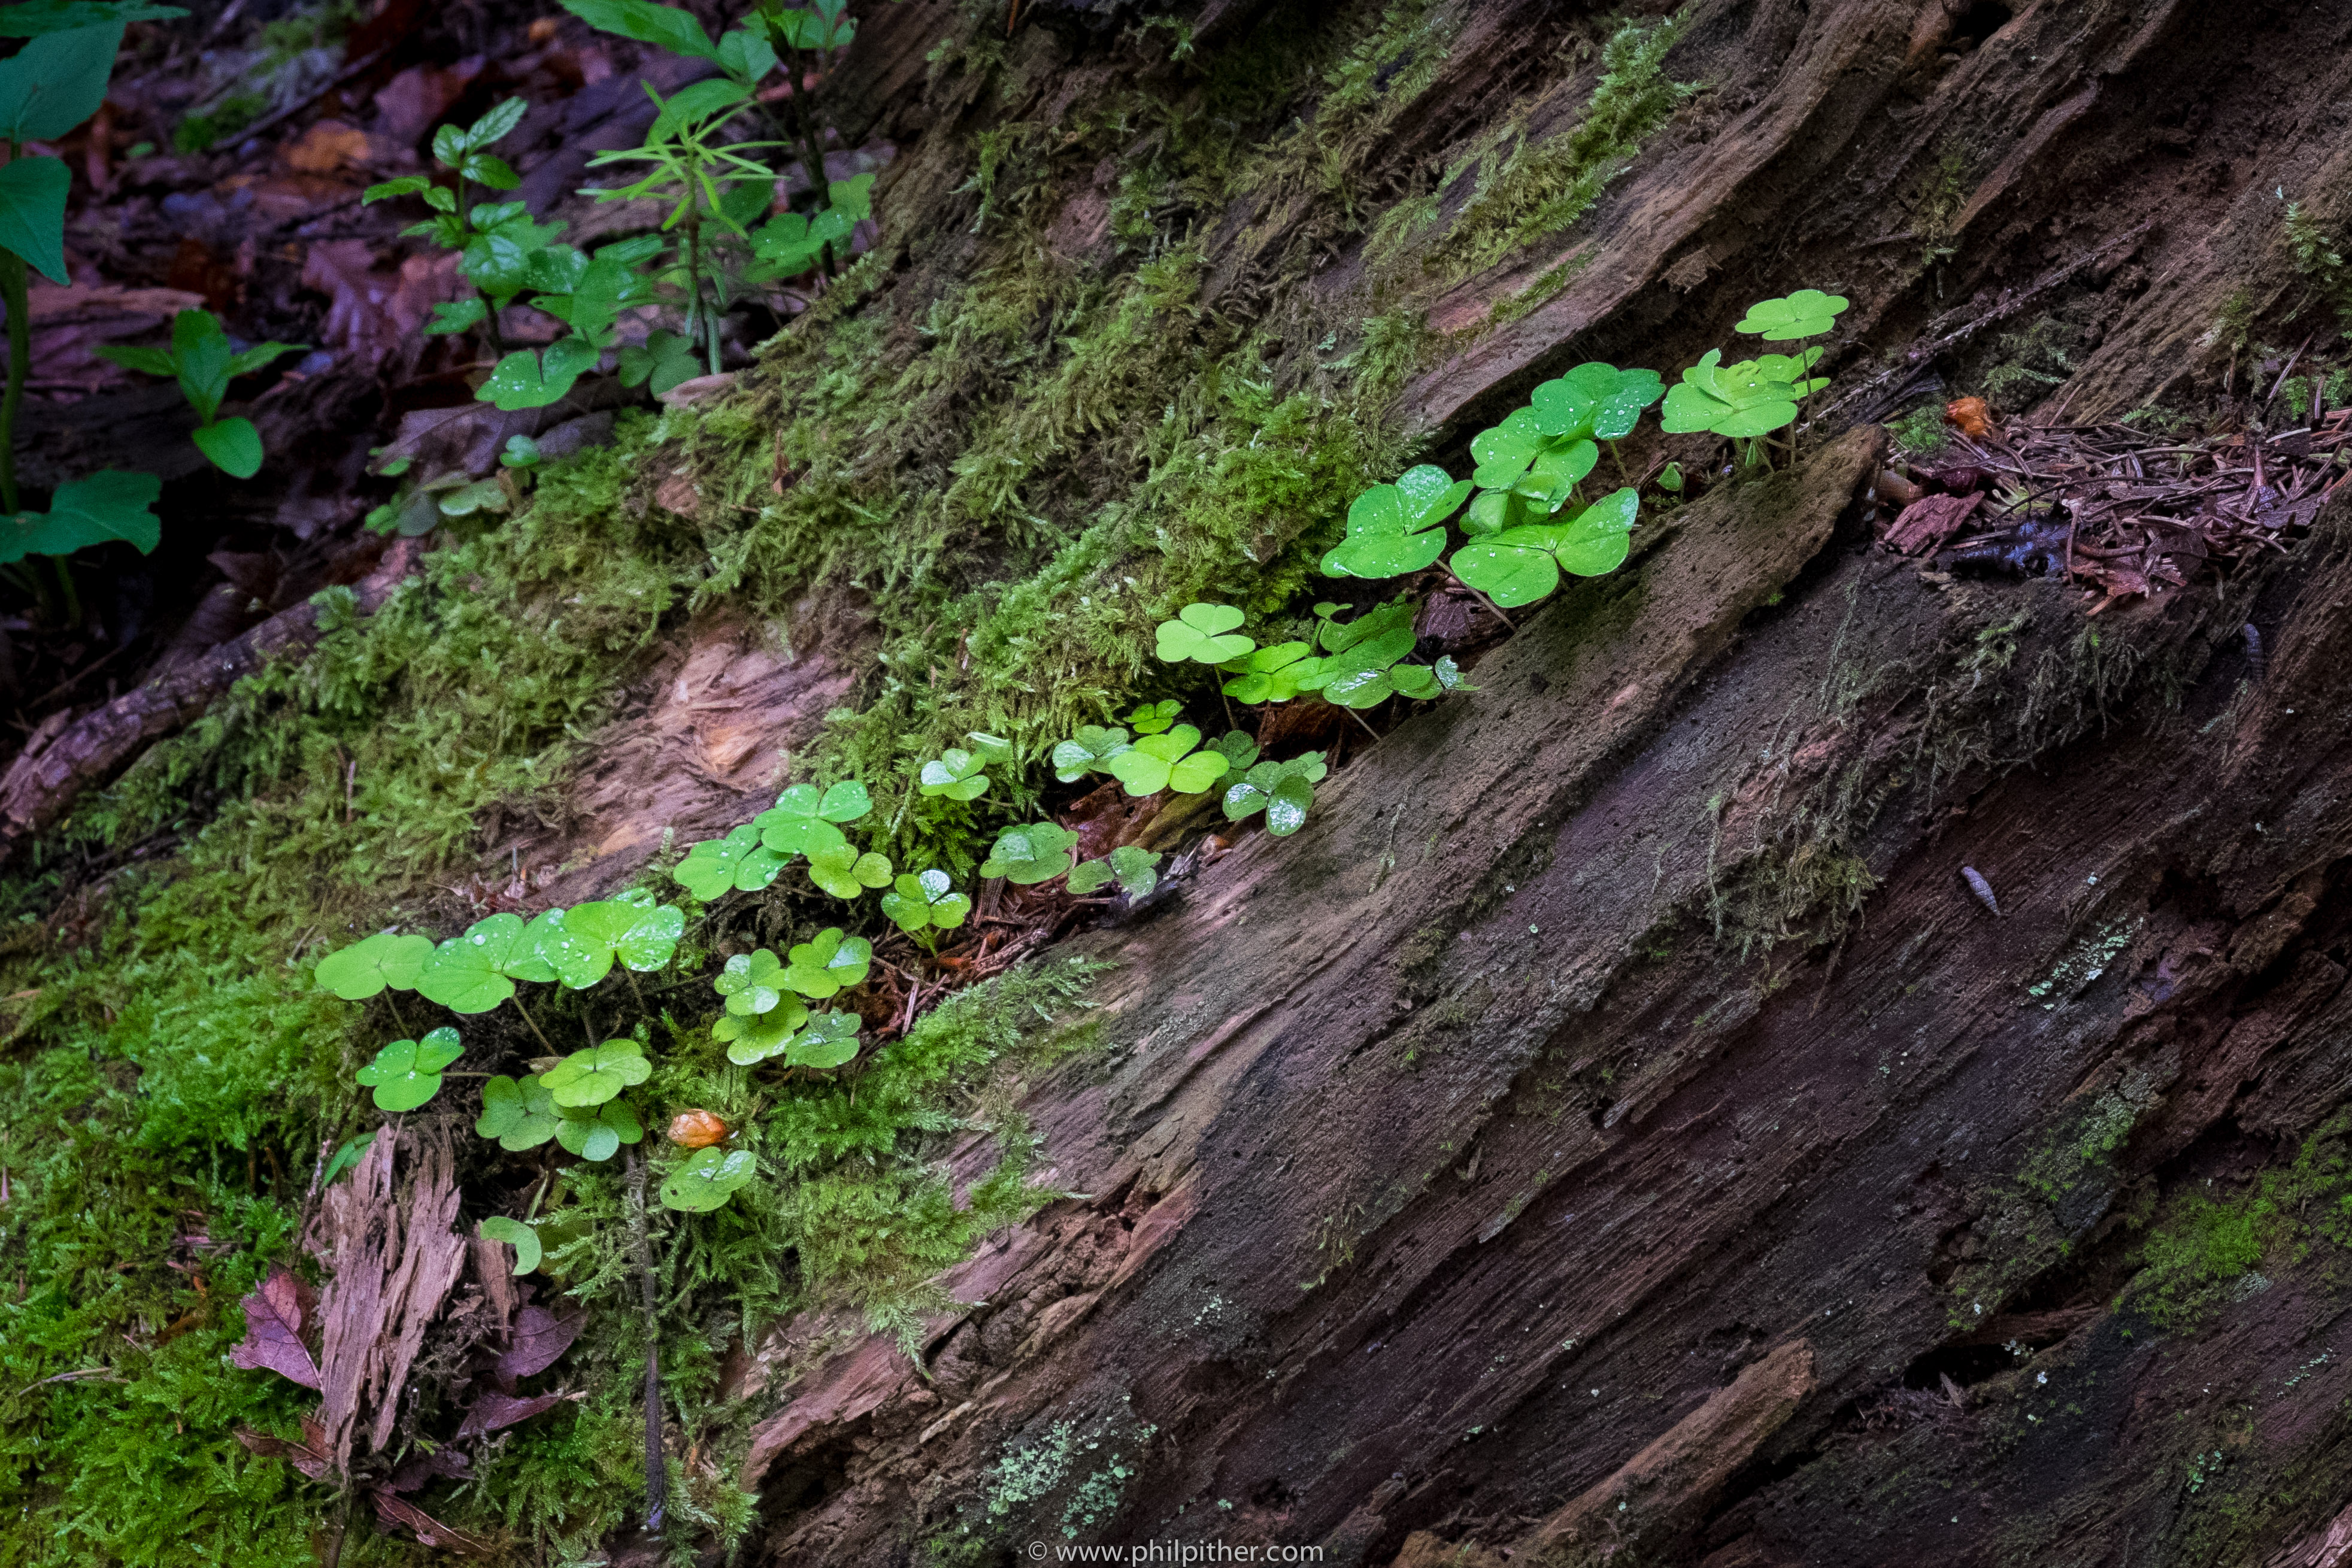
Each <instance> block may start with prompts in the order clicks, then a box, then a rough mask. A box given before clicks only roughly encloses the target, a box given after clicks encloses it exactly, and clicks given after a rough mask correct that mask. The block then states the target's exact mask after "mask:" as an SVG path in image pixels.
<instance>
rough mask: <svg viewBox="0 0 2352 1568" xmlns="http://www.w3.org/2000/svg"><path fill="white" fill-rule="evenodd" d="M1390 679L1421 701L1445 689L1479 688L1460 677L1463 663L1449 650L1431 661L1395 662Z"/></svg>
mask: <svg viewBox="0 0 2352 1568" xmlns="http://www.w3.org/2000/svg"><path fill="white" fill-rule="evenodd" d="M1389 681H1390V684H1391V685H1394V686H1395V687H1396V689H1397V690H1398V691H1399V692H1401V693H1402V694H1403V695H1406V696H1409V697H1412V698H1414V699H1415V700H1417V701H1421V702H1430V701H1433V700H1434V699H1436V698H1438V697H1442V696H1444V695H1445V694H1446V693H1448V692H1475V691H1476V690H1477V689H1478V688H1477V687H1475V686H1474V685H1471V684H1470V683H1469V682H1468V681H1466V680H1465V679H1463V678H1462V667H1461V666H1460V665H1459V664H1455V663H1454V656H1453V655H1452V654H1450V653H1449V654H1447V655H1446V656H1445V657H1444V658H1442V659H1440V660H1438V661H1437V663H1436V664H1398V665H1396V666H1395V667H1394V668H1392V669H1391V670H1390V671H1389Z"/></svg>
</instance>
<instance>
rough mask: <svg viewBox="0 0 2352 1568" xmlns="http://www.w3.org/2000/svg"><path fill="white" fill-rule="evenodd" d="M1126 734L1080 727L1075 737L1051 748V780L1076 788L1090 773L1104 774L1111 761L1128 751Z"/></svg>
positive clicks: (1100, 728) (1090, 725)
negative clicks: (1052, 754) (1058, 780)
mask: <svg viewBox="0 0 2352 1568" xmlns="http://www.w3.org/2000/svg"><path fill="white" fill-rule="evenodd" d="M1127 745H1128V742H1127V731H1125V730H1123V729H1105V728H1104V727H1102V726H1100V725H1095V724H1083V725H1080V726H1079V727H1078V733H1077V734H1076V735H1075V736H1073V737H1070V738H1069V739H1067V740H1066V741H1064V742H1062V743H1061V744H1060V745H1059V746H1056V747H1054V777H1055V778H1056V779H1060V780H1061V781H1062V782H1063V783H1065V784H1075V783H1076V782H1077V781H1078V780H1079V779H1083V778H1085V777H1086V776H1087V774H1089V773H1101V772H1104V771H1106V770H1107V768H1108V764H1109V762H1110V759H1111V758H1114V757H1117V756H1118V754H1119V753H1120V752H1122V751H1125V750H1126V749H1127Z"/></svg>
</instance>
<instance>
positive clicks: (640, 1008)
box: [621, 964, 654, 1022]
mask: <svg viewBox="0 0 2352 1568" xmlns="http://www.w3.org/2000/svg"><path fill="white" fill-rule="evenodd" d="M621 974H622V976H623V977H625V979H627V981H628V982H629V994H630V995H631V996H633V997H635V998H637V1015H638V1016H639V1017H640V1018H643V1019H646V1020H647V1021H648V1022H650V1021H652V1019H653V1016H654V1015H653V1011H652V1009H649V1008H647V1007H646V993H645V992H644V991H642V990H640V989H638V988H637V972H636V971H635V969H632V968H630V967H628V966H627V965H626V964H624V965H622V966H621Z"/></svg>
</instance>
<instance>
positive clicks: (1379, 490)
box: [1323, 463, 1471, 577]
mask: <svg viewBox="0 0 2352 1568" xmlns="http://www.w3.org/2000/svg"><path fill="white" fill-rule="evenodd" d="M1470 490H1471V486H1470V482H1469V481H1468V480H1466V479H1465V480H1463V481H1462V482H1461V483H1459V484H1456V483H1454V479H1453V476H1450V475H1448V474H1447V473H1446V472H1445V470H1444V469H1443V468H1440V467H1437V466H1436V465H1433V464H1428V463H1424V464H1423V465H1421V466H1420V467H1418V468H1409V469H1407V470H1406V471H1405V472H1404V473H1403V474H1402V476H1399V477H1398V479H1397V482H1396V483H1395V484H1393V485H1375V486H1372V487H1371V488H1370V489H1369V490H1367V491H1365V492H1364V493H1363V494H1362V495H1360V496H1359V497H1356V499H1355V501H1354V503H1353V504H1352V505H1350V506H1349V508H1348V537H1347V538H1345V539H1343V540H1342V541H1340V544H1339V548H1338V549H1334V550H1332V551H1330V552H1329V553H1328V554H1327V555H1326V556H1324V558H1323V574H1324V575H1325V576H1326V577H1402V575H1404V574H1405V573H1406V572H1409V571H1419V570H1422V569H1423V567H1426V566H1427V565H1429V563H1430V562H1432V561H1433V560H1435V559H1437V558H1438V557H1439V556H1441V555H1443V554H1444V553H1445V530H1444V528H1443V527H1442V526H1441V525H1443V524H1444V521H1445V519H1446V518H1448V517H1452V516H1453V515H1454V513H1455V512H1456V511H1457V510H1459V509H1460V507H1461V506H1462V503H1463V502H1464V501H1465V500H1466V499H1468V497H1469V495H1470Z"/></svg>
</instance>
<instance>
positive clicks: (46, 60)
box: [0, 3, 187, 624]
mask: <svg viewBox="0 0 2352 1568" xmlns="http://www.w3.org/2000/svg"><path fill="white" fill-rule="evenodd" d="M8 13H9V14H8V16H7V19H6V24H5V31H6V33H7V34H8V35H9V36H12V37H20V38H23V39H25V40H26V43H25V46H24V47H23V48H21V49H19V50H17V51H16V53H15V54H14V55H11V56H9V57H7V58H6V59H5V60H0V140H5V141H6V142H7V145H8V162H6V163H5V164H0V307H5V311H6V329H7V333H8V375H7V386H6V391H5V393H0V512H5V514H6V516H5V518H0V567H5V569H7V570H8V572H9V574H10V575H11V576H12V577H14V578H15V580H16V581H17V583H18V584H19V585H20V586H22V587H24V588H25V589H26V590H27V591H30V592H32V593H33V594H34V595H35V596H36V597H37V599H38V601H40V603H41V605H42V609H43V614H44V616H45V618H46V617H47V613H48V610H49V606H50V604H51V599H50V591H49V588H48V585H47V584H46V583H44V582H43V581H41V580H39V579H37V578H36V577H34V576H33V575H32V574H31V573H29V572H27V571H26V570H24V569H23V568H22V567H21V566H20V564H19V563H21V562H22V561H23V560H24V559H25V558H26V557H27V556H32V555H41V556H47V557H49V558H50V559H51V562H52V565H53V567H54V569H55V578H56V583H57V588H58V592H59V593H60V594H61V596H62V604H63V610H64V619H65V621H66V622H67V623H68V624H79V622H80V620H81V603H80V598H79V594H78V593H77V591H76V590H75V587H74V580H73V574H72V570H71V569H70V568H69V567H68V566H67V564H66V557H68V556H69V555H71V554H72V553H73V552H74V551H76V550H78V549H83V548H85V547H87V546H90V545H100V544H105V543H108V542H110V541H114V540H120V541H121V542H122V543H125V544H128V545H130V546H131V548H132V549H135V550H137V551H138V552H139V553H140V554H142V555H146V554H148V553H149V552H151V551H152V550H153V549H154V548H155V547H156V545H157V544H158V543H160V542H161V541H162V538H163V525H162V523H161V522H160V520H158V518H157V517H156V516H155V512H154V506H155V501H156V499H157V497H160V496H161V495H162V494H163V483H162V481H161V480H159V479H157V478H156V477H155V476H153V475H152V474H131V473H124V472H122V471H121V470H119V469H112V468H108V469H101V470H100V472H98V473H96V474H91V475H87V476H83V477H81V478H79V479H75V480H72V481H69V482H68V483H66V484H63V485H60V486H58V489H57V493H56V494H55V495H54V496H52V497H50V498H49V509H48V510H47V511H46V512H28V511H26V510H25V509H24V507H23V506H22V497H19V495H18V494H17V489H16V413H17V410H18V408H19V407H20V406H21V405H22V403H23V402H24V397H25V385H26V382H27V381H29V380H30V379H31V377H32V352H33V339H32V303H31V299H30V296H29V293H28V290H29V287H30V273H31V272H33V271H37V272H39V273H40V274H41V275H42V276H43V277H47V278H48V279H49V280H50V281H51V282H53V283H56V284H58V285H60V286H63V285H66V284H68V283H70V282H71V281H72V280H71V279H70V278H69V277H68V276H67V274H66V259H65V232H66V196H67V194H68V191H69V189H70V187H71V185H72V176H71V175H70V174H69V173H68V171H67V168H66V165H65V162H64V161H63V160H62V159H59V158H57V157H53V156H49V155H47V154H33V155H28V154H27V153H26V147H25V144H26V142H28V141H29V142H44V143H53V142H55V141H58V139H59V138H61V137H63V136H65V135H66V134H67V133H68V132H69V131H72V130H73V129H74V128H75V127H76V126H78V125H79V124H80V123H81V122H82V121H83V120H88V119H89V117H90V116H91V115H93V114H95V113H97V112H98V107H99V105H100V103H102V102H103V101H105V99H106V85H107V78H108V76H109V74H110V72H111V71H112V70H113V68H114V58H115V55H116V53H117V51H118V50H120V49H121V47H122V28H123V25H124V24H125V23H126V22H133V21H142V20H156V19H162V18H165V17H173V16H186V15H187V13H186V12H185V11H184V10H182V9H180V8H179V7H178V6H174V5H97V4H87V3H85V4H67V5H12V6H10V7H8Z"/></svg>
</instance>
